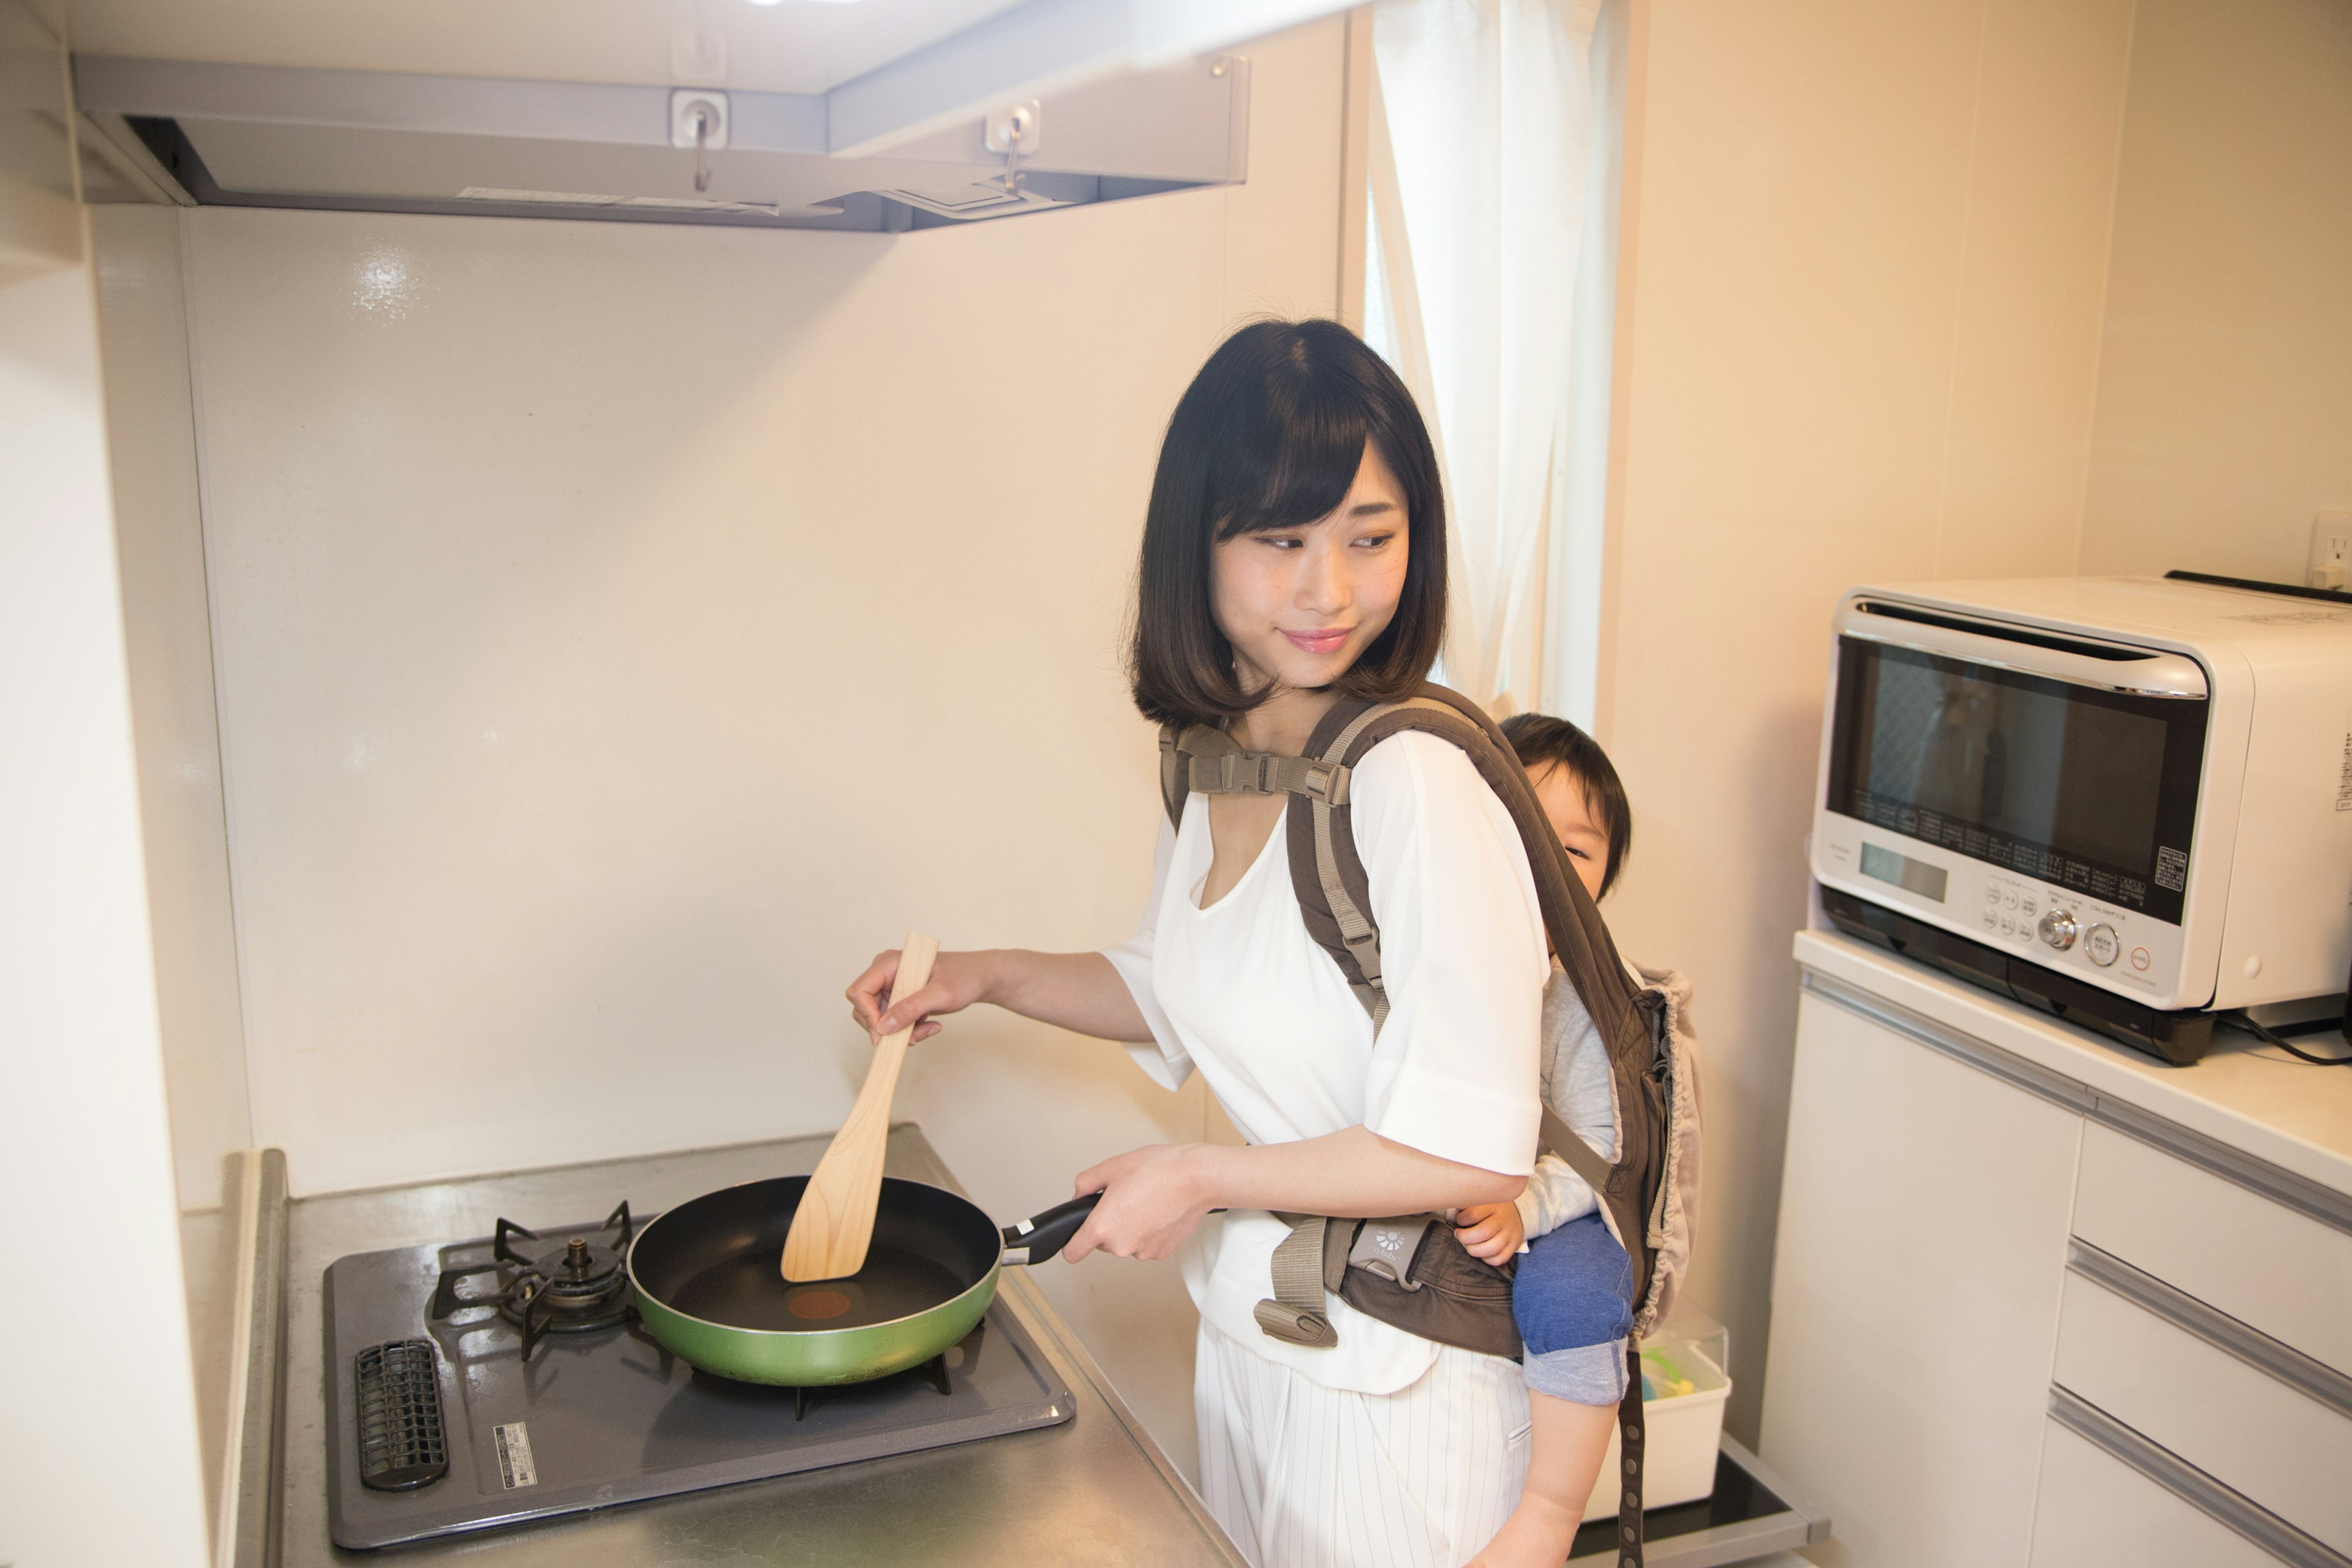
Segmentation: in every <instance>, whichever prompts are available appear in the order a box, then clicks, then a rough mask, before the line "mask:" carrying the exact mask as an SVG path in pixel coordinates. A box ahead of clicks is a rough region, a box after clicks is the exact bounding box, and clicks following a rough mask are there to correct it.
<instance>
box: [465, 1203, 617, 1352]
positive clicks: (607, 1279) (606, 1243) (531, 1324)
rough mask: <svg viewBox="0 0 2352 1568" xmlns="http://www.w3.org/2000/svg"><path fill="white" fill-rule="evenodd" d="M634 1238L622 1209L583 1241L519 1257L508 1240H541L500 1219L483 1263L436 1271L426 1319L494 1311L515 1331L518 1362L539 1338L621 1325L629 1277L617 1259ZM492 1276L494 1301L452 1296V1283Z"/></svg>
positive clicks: (561, 1243)
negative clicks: (518, 1342)
mask: <svg viewBox="0 0 2352 1568" xmlns="http://www.w3.org/2000/svg"><path fill="white" fill-rule="evenodd" d="M635 1234H636V1222H635V1220H634V1219H632V1218H631V1217H630V1215H629V1205H627V1204H626V1203H624V1204H622V1205H620V1206H619V1207H618V1208H615V1209H614V1211H613V1212H612V1213H611V1214H609V1215H605V1216H604V1224H603V1225H601V1226H597V1227H596V1229H595V1230H594V1231H593V1232H591V1233H590V1234H588V1235H584V1236H572V1237H565V1238H563V1239H562V1240H561V1241H558V1242H556V1243H555V1244H554V1245H553V1246H551V1247H534V1248H531V1249H530V1250H528V1251H525V1250H522V1249H520V1248H518V1247H516V1246H515V1245H514V1243H515V1241H516V1240H518V1239H520V1240H522V1241H541V1240H544V1239H546V1238H544V1237H541V1235H540V1234H539V1233H538V1232H537V1231H534V1230H526V1229H524V1228H523V1227H522V1226H519V1225H517V1224H515V1223H514V1222H513V1221H512V1220H509V1219H504V1218H501V1219H500V1220H499V1226H498V1232H497V1234H496V1236H495V1237H492V1240H491V1244H490V1261H489V1262H488V1263H485V1264H478V1265H476V1266H473V1267H471V1268H445V1269H443V1270H442V1272H441V1283H440V1284H439V1286H438V1287H437V1288H436V1289H435V1290H434V1292H433V1308H432V1316H433V1318H434V1319H435V1320H436V1321H440V1320H443V1319H446V1318H448V1317H450V1316H452V1315H453V1314H455V1313H457V1312H459V1311H462V1310H465V1309H466V1308H467V1307H483V1306H492V1305H495V1306H496V1307H497V1308H498V1310H499V1316H500V1317H502V1318H504V1319H505V1320H506V1321H509V1322H510V1323H512V1324H514V1325H515V1326H516V1327H517V1328H519V1329H520V1330H521V1331H522V1359H523V1360H524V1361H525V1362H528V1361H530V1354H531V1352H532V1351H534V1350H536V1349H538V1348H539V1341H540V1337H541V1335H542V1334H547V1333H559V1334H572V1333H583V1332H585V1331H588V1330H590V1329H605V1328H611V1327H612V1326H613V1325H614V1324H616V1323H625V1322H628V1321H631V1320H633V1319H634V1318H635V1316H636V1310H635V1308H634V1307H633V1306H632V1305H631V1304H630V1301H629V1277H628V1273H627V1271H626V1270H625V1268H623V1267H622V1258H623V1257H624V1255H625V1253H626V1252H627V1251H628V1247H629V1238H630V1237H632V1236H634V1235H635ZM493 1273H494V1274H496V1275H497V1276H498V1279H499V1293H498V1295H497V1296H496V1297H495V1298H491V1297H487V1296H471V1297H468V1296H461V1295H459V1294H458V1293H457V1281H458V1280H460V1279H468V1278H471V1277H473V1276H475V1275H480V1274H493Z"/></svg>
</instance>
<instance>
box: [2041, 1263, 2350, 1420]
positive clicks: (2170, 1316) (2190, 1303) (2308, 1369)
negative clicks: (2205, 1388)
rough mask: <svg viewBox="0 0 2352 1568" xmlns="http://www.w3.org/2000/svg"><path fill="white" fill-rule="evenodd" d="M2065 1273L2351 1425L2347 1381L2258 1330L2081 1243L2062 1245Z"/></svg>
mask: <svg viewBox="0 0 2352 1568" xmlns="http://www.w3.org/2000/svg"><path fill="white" fill-rule="evenodd" d="M2066 1267H2067V1268H2068V1269H2069V1270H2070V1271H2071V1272H2073V1273H2075V1274H2079V1275H2081V1276H2082V1277H2083V1278H2084V1279H2088V1280H2090V1281H2091V1282H2092V1283H2093V1284H2095V1285H2101V1286H2104V1287H2105V1288H2106V1289H2109V1290H2112V1291H2114V1292H2115V1293H2116V1295H2118V1296H2121V1297H2122V1298H2123V1299H2124V1300H2126V1301H2129V1302H2130V1303H2131V1304H2132V1305H2134V1306H2136V1307H2138V1308H2140V1309H2142V1310H2145V1311H2147V1312H2148V1313H2149V1314H2150V1315H2152V1316H2154V1317H2158V1318H2161V1319H2163V1320H2164V1321H2166V1322H2168V1323H2170V1324H2171V1325H2172V1326H2173V1327H2174V1328H2176V1329H2179V1330H2180V1331H2182V1332H2183V1333H2186V1334H2191V1335H2194V1336H2195V1337H2196V1338H2198V1339H2200V1340H2203V1341H2204V1342H2206V1343H2207V1344H2209V1345H2211V1346H2212V1347H2213V1348H2214V1349H2215V1350H2218V1351H2221V1352H2224V1353H2225V1354H2229V1355H2232V1356H2235V1357H2237V1358H2238V1360H2240V1361H2242V1362H2244V1363H2246V1364H2247V1365H2248V1366H2250V1367H2252V1368H2253V1369H2254V1370H2255V1371H2256V1372H2262V1373H2269V1374H2270V1375H2271V1376H2273V1377H2274V1378H2276V1379H2278V1380H2279V1381H2280V1382H2281V1383H2283V1384H2286V1385H2287V1386H2288V1387H2289V1388H2292V1389H2293V1390H2294V1391H2295V1392H2296V1393H2297V1394H2302V1395H2303V1396H2304V1397H2305V1398H2306V1399H2312V1400H2316V1401H2317V1402H2318V1403H2320V1404H2322V1405H2326V1406H2327V1408H2329V1409H2330V1410H2333V1411H2335V1412H2336V1414H2337V1415H2341V1416H2343V1417H2344V1418H2345V1419H2346V1420H2347V1421H2352V1377H2347V1376H2345V1375H2344V1374H2343V1373H2340V1372H2338V1371H2336V1369H2335V1368H2334V1367H2332V1366H2329V1365H2328V1364H2327V1363H2326V1362H2321V1361H2314V1360H2313V1359H2312V1358H2311V1357H2309V1356H2307V1355H2305V1354H2304V1353H2303V1352H2301V1351H2299V1350H2296V1349H2295V1348H2294V1346H2293V1345H2289V1344H2282V1343H2280V1342H2278V1341H2277V1340H2274V1339H2273V1338H2271V1337H2270V1335H2268V1334H2266V1333H2263V1331H2261V1330H2260V1329H2256V1328H2252V1327H2250V1326H2249V1325H2247V1324H2245V1323H2242V1322H2240V1321H2238V1320H2237V1319H2235V1318H2233V1317H2231V1316H2230V1315H2229V1314H2228V1313H2227V1312H2221V1311H2217V1310H2214V1309H2213V1308H2211V1307H2209V1306H2207V1305H2206V1304H2205V1303H2204V1302H2202V1301H2200V1300H2198V1299H2197V1298H2196V1297H2194V1296H2191V1295H2189V1293H2188V1292H2186V1291H2184V1290H2180V1289H2176V1288H2175V1287H2173V1286H2170V1285H2168V1284H2166V1283H2165V1282H2164V1281H2163V1280H2161V1279H2158V1278H2157V1277H2156V1276H2155V1275H2153V1274H2148V1273H2146V1272H2144V1271H2142V1270H2140V1269H2137V1268H2133V1267H2132V1266H2131V1265H2130V1264H2128V1263H2126V1262H2125V1261H2124V1260H2123V1259H2122V1258H2117V1257H2116V1256H2115V1255H2114V1254H2113V1253H2109V1252H2103V1251H2101V1250H2100V1249H2099V1248H2097V1247H2093V1246H2092V1245H2091V1244H2090V1243H2089V1242H2087V1241H2082V1240H2075V1241H2071V1242H2069V1243H2068V1244H2067V1247H2066Z"/></svg>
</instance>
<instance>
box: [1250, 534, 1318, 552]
mask: <svg viewBox="0 0 2352 1568" xmlns="http://www.w3.org/2000/svg"><path fill="white" fill-rule="evenodd" d="M1258 537H1259V539H1260V541H1261V542H1264V543H1266V544H1270V545H1272V546H1274V548H1276V550H1296V549H1297V548H1298V547H1299V546H1300V545H1302V544H1305V543H1306V541H1305V540H1303V539H1290V538H1286V537H1284V536H1283V535H1281V534H1278V533H1265V534H1260V535H1259V536H1258Z"/></svg>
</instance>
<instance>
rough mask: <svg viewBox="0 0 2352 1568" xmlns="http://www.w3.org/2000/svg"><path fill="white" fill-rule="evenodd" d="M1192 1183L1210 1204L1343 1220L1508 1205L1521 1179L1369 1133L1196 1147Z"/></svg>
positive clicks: (1353, 1130) (1357, 1129) (1523, 1180)
mask: <svg viewBox="0 0 2352 1568" xmlns="http://www.w3.org/2000/svg"><path fill="white" fill-rule="evenodd" d="M1190 1152H1191V1155H1192V1159H1193V1160H1194V1162H1195V1165H1194V1178H1193V1179H1194V1180H1195V1182H1197V1183H1198V1184H1199V1186H1200V1189H1201V1192H1202V1196H1203V1197H1204V1198H1205V1199H1206V1200H1207V1201H1208V1203H1209V1205H1211V1206H1215V1207H1223V1208H1251V1209H1277V1210H1281V1211H1283V1212H1285V1213H1289V1214H1323V1215H1335V1216H1338V1217H1340V1218H1370V1217H1374V1216H1378V1215H1401V1214H1420V1213H1422V1212H1423V1211H1424V1210H1431V1209H1454V1208H1462V1207H1464V1206H1465V1205H1470V1204H1500V1203H1508V1202H1510V1201H1511V1200H1512V1199H1513V1198H1515V1197H1517V1195H1518V1194H1519V1189H1520V1188H1522V1187H1524V1186H1526V1185H1527V1178H1526V1177H1525V1176H1507V1175H1504V1174H1502V1173H1499V1172H1496V1171H1488V1170H1484V1169H1482V1168H1480V1167H1479V1166H1476V1165H1465V1164H1462V1163H1459V1162H1457V1161H1454V1160H1444V1159H1440V1158H1439V1157H1438V1156H1436V1155H1434V1154H1429V1153H1424V1152H1422V1151H1421V1150H1419V1149H1414V1148H1412V1147H1409V1146H1408V1145H1406V1144H1402V1143H1397V1142H1391V1141H1390V1140H1388V1139H1386V1138H1383V1137H1381V1136H1380V1134H1378V1133H1376V1132H1374V1131H1371V1130H1370V1128H1368V1127H1350V1128H1348V1129H1347V1130H1346V1131H1339V1132H1331V1133H1327V1134H1325V1135H1324V1136H1322V1137H1320V1138H1303V1139H1300V1140H1298V1141H1297V1142H1291V1143H1258V1144H1252V1145H1249V1146H1247V1147H1245V1148H1233V1147H1231V1146H1228V1145H1225V1144H1212V1143H1202V1144H1195V1145H1193V1146H1192V1150H1191V1151H1190Z"/></svg>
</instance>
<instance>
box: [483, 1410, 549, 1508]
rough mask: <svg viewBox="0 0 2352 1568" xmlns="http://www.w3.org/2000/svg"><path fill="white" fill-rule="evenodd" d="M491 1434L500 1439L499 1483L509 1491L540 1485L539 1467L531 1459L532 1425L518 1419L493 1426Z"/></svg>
mask: <svg viewBox="0 0 2352 1568" xmlns="http://www.w3.org/2000/svg"><path fill="white" fill-rule="evenodd" d="M490 1435H491V1436H493V1437H495V1438H497V1439H498V1445H499V1484H500V1485H502V1486H504V1487H505V1488H506V1489H507V1490H509V1491H512V1490H514V1489H516V1488H517V1487H535V1486H537V1485H539V1467H538V1466H536V1465H534V1464H532V1463H531V1460H530V1426H529V1425H528V1424H526V1423H524V1422H520V1421H516V1422H512V1423H509V1425H507V1426H493V1427H491V1428H490Z"/></svg>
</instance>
